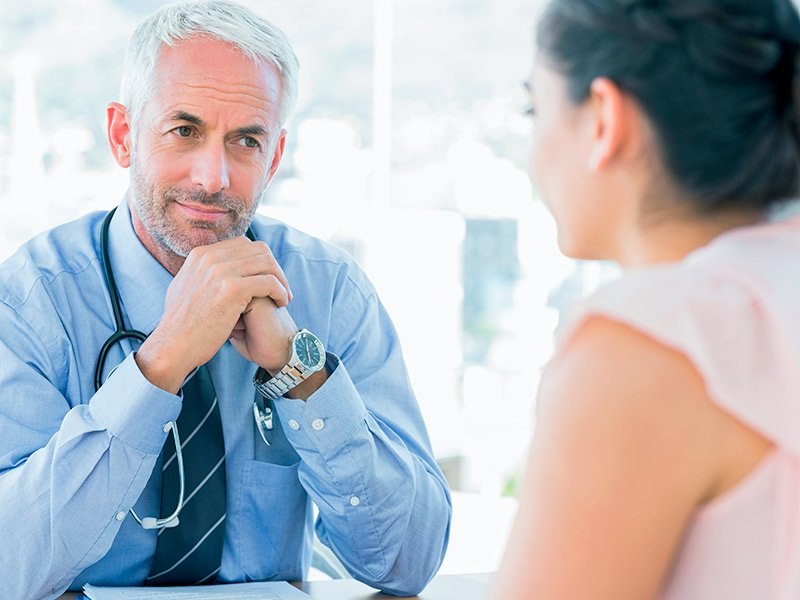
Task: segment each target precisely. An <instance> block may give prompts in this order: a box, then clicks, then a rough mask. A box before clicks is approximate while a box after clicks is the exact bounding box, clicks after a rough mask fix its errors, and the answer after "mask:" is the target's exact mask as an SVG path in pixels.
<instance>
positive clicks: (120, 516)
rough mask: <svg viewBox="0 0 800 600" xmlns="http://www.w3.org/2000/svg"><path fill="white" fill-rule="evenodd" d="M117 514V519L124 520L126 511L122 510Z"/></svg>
mask: <svg viewBox="0 0 800 600" xmlns="http://www.w3.org/2000/svg"><path fill="white" fill-rule="evenodd" d="M115 516H116V519H117V521H122V519H124V518H125V511H124V510H121V511H119V512H118V513H117V514H116V515H115Z"/></svg>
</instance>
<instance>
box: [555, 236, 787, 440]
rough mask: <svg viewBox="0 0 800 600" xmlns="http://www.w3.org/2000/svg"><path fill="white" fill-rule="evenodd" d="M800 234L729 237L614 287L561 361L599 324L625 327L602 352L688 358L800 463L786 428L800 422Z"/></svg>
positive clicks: (714, 393) (612, 331)
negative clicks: (624, 345)
mask: <svg viewBox="0 0 800 600" xmlns="http://www.w3.org/2000/svg"><path fill="white" fill-rule="evenodd" d="M798 225H800V222H795V223H790V224H787V223H780V224H770V225H765V226H759V227H754V228H746V229H744V230H742V231H738V232H732V233H730V234H725V235H724V236H722V237H721V239H719V240H716V241H715V242H714V243H712V244H710V245H709V246H707V247H706V248H703V249H701V250H700V251H697V252H695V253H694V254H693V255H690V256H689V257H688V258H687V259H686V260H684V261H681V262H680V263H674V264H669V265H662V266H655V267H649V268H645V269H640V270H637V271H634V272H631V273H629V274H627V275H625V276H623V277H622V278H621V279H619V280H618V281H615V282H612V283H611V284H609V285H607V286H605V287H604V288H602V289H600V290H598V292H596V293H595V294H593V295H592V296H591V297H589V298H587V299H586V300H584V301H583V302H581V303H579V304H578V305H577V306H576V308H575V310H574V311H573V313H572V315H571V318H570V319H569V320H568V324H567V326H566V327H565V330H564V331H563V332H562V334H561V336H560V341H559V343H558V346H557V352H556V359H558V358H559V357H560V356H563V355H564V354H565V353H566V352H567V351H569V349H570V348H574V347H575V343H574V342H575V340H576V339H578V338H579V337H585V334H586V332H587V331H589V330H590V328H589V324H590V322H595V323H596V322H597V321H598V319H599V320H601V321H606V322H609V323H613V324H616V327H612V326H610V325H608V326H606V327H605V328H603V332H604V333H603V336H602V337H604V342H603V343H602V344H599V345H598V348H602V347H603V346H604V345H607V346H608V348H609V349H611V348H613V347H615V344H617V343H618V342H619V340H624V339H627V340H628V342H631V340H634V339H636V338H635V337H634V336H633V333H635V334H637V335H638V336H640V337H641V338H643V339H645V340H647V341H649V343H650V348H651V350H652V348H654V347H658V346H661V347H663V348H665V349H668V350H669V351H672V352H675V353H677V354H679V355H682V356H683V357H685V358H686V360H687V361H688V363H689V364H691V366H692V368H693V369H695V370H696V371H697V372H698V373H699V375H700V377H701V379H702V383H703V385H704V388H705V390H706V391H707V393H708V395H709V397H710V398H711V399H712V400H713V402H714V403H716V404H717V405H718V406H720V407H721V408H723V409H724V410H726V411H727V412H730V413H732V414H733V415H735V416H736V417H738V418H739V419H741V420H743V421H744V422H745V423H747V424H748V425H750V426H751V427H753V428H755V429H756V430H758V431H760V432H762V433H763V434H764V435H766V436H767V437H769V438H770V439H772V440H774V441H776V442H778V443H781V444H783V443H787V444H790V448H792V449H793V451H795V452H797V453H798V454H800V440H798V439H797V438H798V436H797V435H796V432H794V431H791V430H790V428H789V427H788V426H787V424H786V416H787V415H792V416H793V417H796V420H795V419H792V421H793V422H800V402H798V401H797V398H800V381H798V380H797V377H796V373H797V372H798V371H799V370H800V309H798V307H800V278H797V277H794V276H793V272H794V271H795V270H796V265H797V264H798V261H800V235H798ZM790 267H791V268H790ZM591 329H597V327H596V326H594V327H593V328H591ZM626 331H627V332H630V333H629V334H628V335H625V334H624V332H626ZM615 340H616V341H615ZM640 345H642V344H640ZM647 348H648V346H647V344H644V345H642V347H641V348H639V349H638V352H639V353H641V356H642V357H646V356H648V355H649V354H652V352H648V350H647ZM781 415H782V416H781Z"/></svg>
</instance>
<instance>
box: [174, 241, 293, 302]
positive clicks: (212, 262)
mask: <svg viewBox="0 0 800 600" xmlns="http://www.w3.org/2000/svg"><path fill="white" fill-rule="evenodd" d="M195 250H198V251H197V252H196V253H195ZM193 253H194V256H193ZM189 258H191V259H192V265H191V267H190V268H192V269H199V270H204V269H215V270H217V271H218V272H220V274H224V273H230V274H233V275H237V276H239V277H249V276H251V275H270V274H271V275H274V276H275V277H277V278H278V280H279V281H280V282H281V284H282V285H283V286H284V287H285V288H286V291H287V293H288V298H289V299H290V300H291V298H292V297H293V295H292V292H291V288H290V287H289V280H288V279H287V278H286V274H285V273H284V272H283V269H282V268H281V266H280V264H278V261H277V260H275V257H274V256H273V254H272V250H270V248H269V246H268V245H267V244H266V243H264V242H261V241H255V242H251V241H250V240H249V239H247V238H245V237H239V238H232V239H230V240H223V241H222V242H217V243H215V244H210V245H208V246H198V247H197V248H195V249H194V250H192V253H190V254H189V257H187V262H188V261H189Z"/></svg>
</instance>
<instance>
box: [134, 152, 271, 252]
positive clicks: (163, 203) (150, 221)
mask: <svg viewBox="0 0 800 600" xmlns="http://www.w3.org/2000/svg"><path fill="white" fill-rule="evenodd" d="M130 168H131V189H130V191H129V195H130V198H131V203H132V205H133V206H134V208H135V209H136V212H137V213H138V214H139V219H140V220H141V222H142V225H143V226H144V228H145V230H146V231H147V233H149V234H150V236H151V237H152V238H153V239H154V240H155V241H156V243H157V244H158V245H159V246H161V247H162V248H166V249H168V250H169V251H170V252H172V253H173V254H176V255H177V256H180V257H183V258H185V257H186V256H188V255H189V252H191V251H192V249H193V248H194V247H195V246H198V245H206V244H212V243H214V242H219V241H222V240H227V239H230V238H233V237H236V236H239V235H243V234H244V232H245V231H247V227H248V226H249V225H250V222H251V221H252V219H253V216H254V215H255V213H256V210H257V209H258V204H259V203H258V202H254V203H253V206H252V207H251V208H250V210H247V202H246V201H245V200H244V198H242V197H240V196H234V195H228V194H223V193H219V192H217V193H214V194H207V193H205V192H203V191H201V190H192V191H189V190H183V189H181V188H176V187H167V188H164V189H162V190H156V189H154V188H153V187H150V186H148V185H147V182H146V180H145V178H144V176H143V175H142V174H141V172H140V170H139V168H138V167H137V165H136V161H135V160H133V159H132V160H131V167H130ZM176 201H181V202H189V203H192V204H203V205H205V206H213V207H217V208H223V209H225V210H228V211H230V214H231V215H232V216H233V221H232V222H231V223H230V224H227V225H222V226H221V225H219V224H217V223H210V222H208V221H195V222H193V223H192V226H193V227H194V228H195V229H206V230H209V231H211V230H213V231H215V233H216V235H215V236H213V238H212V239H209V240H206V241H205V242H203V243H202V244H198V243H197V242H196V241H195V240H194V239H193V238H192V237H191V236H189V235H186V234H183V233H181V232H180V231H179V230H178V229H177V228H176V227H175V226H174V224H173V222H172V220H171V219H170V217H169V215H168V209H169V207H170V205H171V204H173V203H174V202H176Z"/></svg>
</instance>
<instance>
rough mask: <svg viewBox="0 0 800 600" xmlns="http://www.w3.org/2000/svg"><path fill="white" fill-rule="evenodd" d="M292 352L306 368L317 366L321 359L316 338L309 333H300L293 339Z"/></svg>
mask: <svg viewBox="0 0 800 600" xmlns="http://www.w3.org/2000/svg"><path fill="white" fill-rule="evenodd" d="M294 351H295V353H296V354H297V358H298V359H299V360H300V362H301V363H302V364H303V366H304V367H306V368H310V367H313V366H316V365H318V364H319V362H320V360H321V358H322V355H321V354H320V349H319V344H318V343H317V340H316V338H314V336H312V335H311V334H309V333H305V332H301V333H300V334H299V335H298V336H297V337H296V338H295V340H294Z"/></svg>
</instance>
